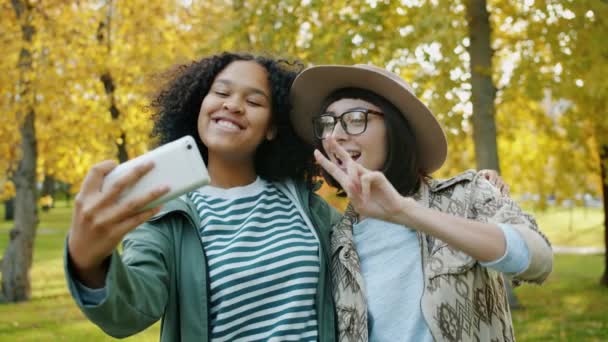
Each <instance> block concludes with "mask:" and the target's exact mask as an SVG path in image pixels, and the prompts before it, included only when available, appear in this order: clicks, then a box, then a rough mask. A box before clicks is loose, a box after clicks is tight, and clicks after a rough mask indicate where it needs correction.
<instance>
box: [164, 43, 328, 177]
mask: <svg viewBox="0 0 608 342" xmlns="http://www.w3.org/2000/svg"><path fill="white" fill-rule="evenodd" d="M234 61H255V62H257V63H258V64H260V65H261V66H263V67H264V68H265V69H266V71H267V72H268V81H269V83H270V88H271V96H272V98H271V102H272V105H271V114H272V119H271V120H272V123H273V124H274V125H275V127H276V133H277V134H276V137H275V138H274V139H273V140H270V141H268V140H264V141H263V142H262V143H261V144H260V146H258V148H257V151H256V155H255V159H254V164H255V170H256V173H257V174H258V175H259V176H260V177H262V178H264V179H266V180H269V181H281V180H285V179H288V178H290V179H293V180H294V181H300V182H304V183H306V184H307V185H308V186H309V187H312V186H313V177H314V176H316V175H317V168H316V166H315V163H314V157H313V153H312V152H313V148H312V146H309V145H308V144H307V143H306V142H304V141H303V140H301V139H300V138H299V137H298V135H297V134H296V133H295V131H294V129H293V127H292V124H291V121H290V119H289V112H290V110H291V104H290V102H289V88H290V87H291V84H292V82H293V80H294V78H295V77H296V76H297V74H298V73H299V72H300V71H301V70H302V69H303V64H302V63H301V62H299V61H294V62H289V61H286V60H280V59H273V58H269V57H264V56H254V55H251V54H244V53H229V52H224V53H221V54H217V55H213V56H209V57H206V58H203V59H201V60H199V61H196V62H193V63H191V64H187V65H180V66H178V67H177V69H175V70H174V73H173V74H172V75H173V77H172V78H171V80H170V81H169V82H168V84H167V86H165V87H164V88H163V89H162V90H161V91H160V93H159V95H158V96H157V98H156V99H155V100H154V101H153V102H152V108H153V109H154V110H155V114H154V121H155V123H154V129H153V135H155V136H156V137H157V138H158V139H159V143H160V144H165V143H168V142H171V141H173V140H176V139H179V138H181V137H183V136H185V135H191V136H192V137H194V138H195V140H196V141H197V144H198V147H199V150H200V151H201V154H202V156H203V159H204V160H205V163H208V151H207V147H206V146H205V145H204V144H203V142H202V141H201V139H200V137H199V134H198V128H197V121H198V114H199V110H200V107H201V104H202V102H203V98H204V97H205V96H206V95H207V93H208V92H209V89H210V88H211V85H212V83H213V81H214V79H215V77H216V76H217V75H218V74H219V73H220V72H221V71H222V70H223V69H224V68H225V67H226V66H227V65H229V64H230V63H232V62H234Z"/></svg>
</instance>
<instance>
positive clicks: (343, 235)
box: [291, 65, 553, 341]
mask: <svg viewBox="0 0 608 342" xmlns="http://www.w3.org/2000/svg"><path fill="white" fill-rule="evenodd" d="M291 98H292V105H293V110H292V122H294V126H295V128H296V131H297V133H298V134H299V135H300V136H301V137H302V138H303V139H305V140H307V141H308V142H309V143H311V144H315V145H316V146H318V148H319V151H315V157H316V159H317V161H318V162H319V164H320V165H321V166H322V168H323V170H324V172H325V175H326V179H327V180H328V182H329V183H330V184H331V185H334V186H337V187H340V188H342V189H343V190H344V191H345V192H346V194H347V195H348V197H349V200H350V204H349V206H348V208H347V210H346V212H345V214H344V216H343V218H342V220H341V221H340V222H339V223H338V224H337V225H335V226H334V228H333V231H332V236H331V272H332V279H333V284H332V286H333V293H334V300H335V305H336V310H337V316H338V330H339V339H340V340H342V341H366V340H368V333H369V339H370V340H372V341H432V340H436V341H512V340H514V334H513V327H512V322H511V313H510V309H509V305H508V302H507V296H506V293H505V287H504V283H503V275H505V276H507V277H508V278H509V279H512V280H513V282H514V283H516V284H517V283H518V282H520V281H527V282H533V283H541V282H543V281H544V280H545V278H546V277H547V276H548V275H549V273H550V272H551V269H552V263H553V255H552V251H551V247H550V244H549V242H548V240H547V239H546V237H545V236H544V235H543V234H542V233H541V232H540V231H539V229H538V227H537V225H536V222H535V220H534V219H533V218H532V217H531V216H530V215H528V214H526V213H525V212H523V211H522V210H521V209H520V208H519V207H518V206H517V204H516V203H515V202H514V201H513V200H511V199H510V198H509V197H507V196H505V195H503V194H501V193H500V191H499V190H498V189H497V188H496V187H494V186H493V185H492V184H491V183H490V182H488V181H487V180H486V179H485V178H484V177H483V176H480V174H479V173H478V172H475V171H467V172H465V173H463V174H460V175H458V176H456V177H453V178H450V179H447V180H434V179H431V178H430V177H429V175H430V174H431V173H432V172H433V171H435V170H437V169H438V168H440V167H441V165H442V164H443V163H444V161H445V158H446V154H447V142H446V138H445V134H444V133H443V130H442V129H441V127H440V125H439V123H438V122H437V120H436V119H435V117H434V116H433V114H432V113H431V112H430V110H429V109H428V108H427V107H426V106H425V105H424V104H423V103H422V102H421V101H420V100H419V99H418V98H417V97H416V96H415V95H414V93H413V91H412V89H411V88H410V86H409V84H408V83H407V82H405V81H404V80H403V79H402V78H401V77H399V76H397V75H396V74H394V73H391V72H388V71H386V70H385V69H382V68H378V67H374V66H370V65H354V66H339V65H333V66H332V65H329V66H315V67H311V68H308V69H306V70H305V71H303V72H302V73H301V74H300V75H298V77H297V78H296V80H295V81H294V84H293V86H292V88H291Z"/></svg>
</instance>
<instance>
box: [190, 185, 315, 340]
mask: <svg viewBox="0 0 608 342" xmlns="http://www.w3.org/2000/svg"><path fill="white" fill-rule="evenodd" d="M189 197H190V199H191V200H192V201H193V202H194V204H195V205H196V208H197V211H198V212H199V215H200V217H201V225H200V228H199V233H200V236H201V239H202V242H203V248H204V251H205V255H206V257H207V263H208V272H209V281H210V285H209V287H210V295H211V298H210V309H211V338H212V340H213V341H316V340H317V334H318V332H317V330H318V329H317V315H316V307H315V296H316V293H317V283H318V280H319V242H318V240H317V237H316V235H315V234H314V233H313V231H312V230H311V229H310V228H309V227H308V226H307V225H306V224H305V222H304V220H303V219H302V216H301V215H300V213H299V211H298V210H297V208H296V206H295V205H294V203H293V202H292V201H291V200H289V199H288V198H287V197H286V196H285V194H283V193H282V192H281V191H279V190H278V189H277V188H276V187H274V186H273V185H272V184H271V183H269V182H266V181H264V180H262V179H261V178H258V179H257V180H256V181H255V182H253V183H251V184H249V185H246V186H242V187H235V188H230V189H219V188H215V187H211V186H206V187H203V188H201V189H199V190H198V191H196V192H192V193H190V194H189Z"/></svg>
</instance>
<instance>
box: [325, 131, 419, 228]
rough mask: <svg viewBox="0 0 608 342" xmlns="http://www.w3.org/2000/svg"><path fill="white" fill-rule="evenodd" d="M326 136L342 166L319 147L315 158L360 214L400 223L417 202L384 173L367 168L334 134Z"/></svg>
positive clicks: (328, 146) (330, 150) (331, 153)
mask: <svg viewBox="0 0 608 342" xmlns="http://www.w3.org/2000/svg"><path fill="white" fill-rule="evenodd" d="M326 139H327V153H328V154H330V155H334V156H336V157H337V159H339V160H340V162H341V165H338V164H336V163H334V162H332V161H330V160H329V159H327V157H325V156H324V155H323V154H322V153H321V152H320V151H319V150H315V159H316V160H317V162H318V163H319V165H321V167H322V168H323V169H324V170H325V171H327V173H329V174H330V175H331V176H332V177H333V178H334V179H335V180H336V181H337V182H338V183H339V184H340V185H341V186H342V189H344V191H345V192H346V194H347V195H348V198H349V199H350V201H351V204H352V205H353V207H354V209H355V210H356V211H357V213H359V215H362V216H364V217H374V218H377V219H380V220H384V221H391V222H396V221H397V217H398V216H399V215H402V214H403V211H404V210H405V209H407V208H412V207H415V206H416V205H417V204H416V202H415V201H414V200H413V199H411V198H406V197H403V196H401V194H399V192H398V191H397V190H396V189H395V188H394V187H393V185H392V184H391V183H390V182H389V181H388V179H386V177H385V175H384V173H382V172H380V171H371V170H368V169H366V168H365V167H363V166H361V165H360V164H358V163H357V162H355V161H354V160H353V159H352V158H351V157H350V155H349V154H348V152H346V150H344V148H342V146H340V145H339V144H338V143H337V142H336V141H335V139H334V138H333V137H328V138H326Z"/></svg>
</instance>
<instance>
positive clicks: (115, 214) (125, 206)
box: [99, 186, 169, 226]
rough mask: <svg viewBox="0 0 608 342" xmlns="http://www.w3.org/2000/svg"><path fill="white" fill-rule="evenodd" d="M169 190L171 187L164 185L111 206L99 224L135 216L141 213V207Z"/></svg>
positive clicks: (118, 221) (108, 224)
mask: <svg viewBox="0 0 608 342" xmlns="http://www.w3.org/2000/svg"><path fill="white" fill-rule="evenodd" d="M168 191H169V187H168V186H163V187H160V188H158V189H156V190H153V191H151V192H149V193H147V194H145V195H143V196H141V197H138V198H136V199H133V200H131V201H129V202H126V203H121V204H119V205H117V206H115V207H112V208H109V209H108V210H106V211H105V212H103V213H102V214H101V215H103V216H102V217H101V218H100V219H99V224H100V225H103V226H106V225H107V226H111V225H116V224H120V223H121V222H122V221H124V220H127V219H129V218H131V217H134V215H139V213H138V212H139V210H141V208H143V207H145V206H146V205H147V204H148V203H150V202H152V201H154V200H155V199H157V198H160V197H161V196H163V195H164V194H166V193H167V192H168Z"/></svg>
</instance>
